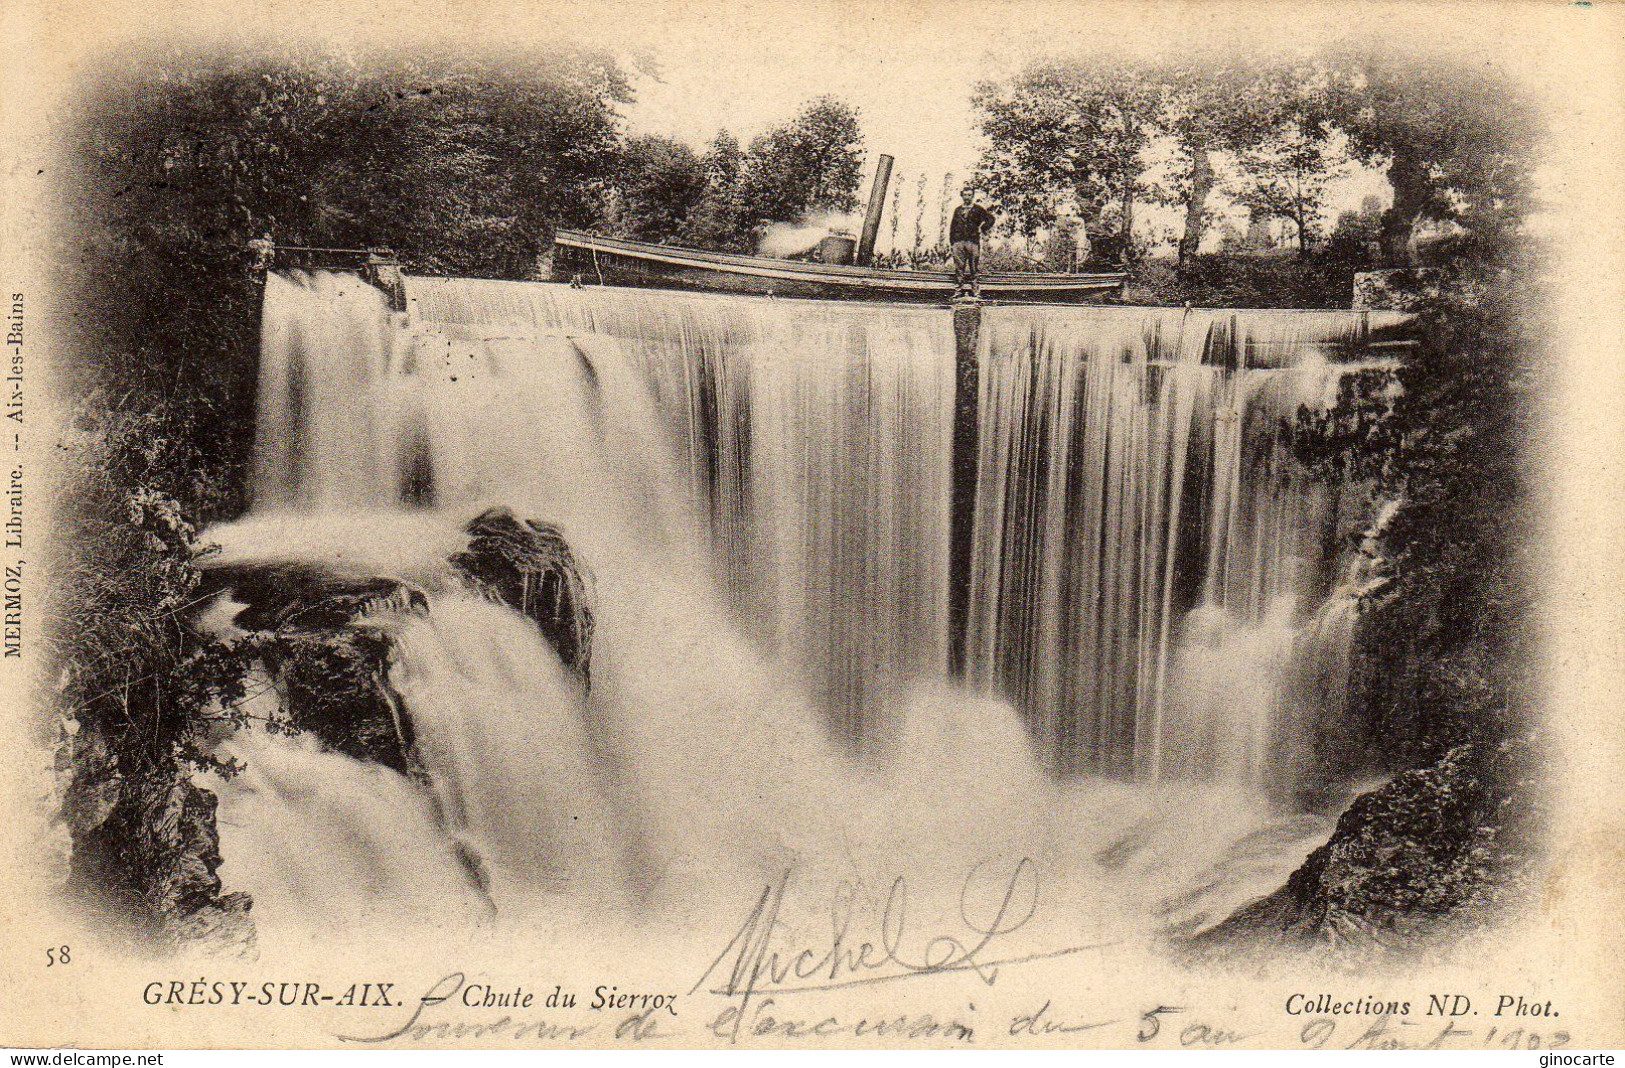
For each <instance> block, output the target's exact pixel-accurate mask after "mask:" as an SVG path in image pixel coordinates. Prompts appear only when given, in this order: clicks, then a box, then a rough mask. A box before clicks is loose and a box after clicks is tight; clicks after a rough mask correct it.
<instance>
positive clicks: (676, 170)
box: [614, 135, 709, 242]
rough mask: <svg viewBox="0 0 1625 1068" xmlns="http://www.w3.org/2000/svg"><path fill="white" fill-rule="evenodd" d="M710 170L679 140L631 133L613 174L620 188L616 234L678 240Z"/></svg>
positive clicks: (616, 188) (704, 186) (648, 238)
mask: <svg viewBox="0 0 1625 1068" xmlns="http://www.w3.org/2000/svg"><path fill="white" fill-rule="evenodd" d="M707 170H708V168H707V167H706V166H705V165H704V163H702V161H701V160H700V158H699V157H698V156H696V155H695V154H694V150H693V149H691V148H689V147H688V146H687V145H685V144H683V143H682V142H681V141H674V140H672V139H671V138H669V137H659V136H655V135H649V136H644V137H629V138H627V140H626V143H625V145H624V146H623V147H622V149H621V163H620V166H619V168H618V169H617V172H616V176H615V180H614V188H615V190H617V191H618V192H619V194H620V196H619V199H620V210H619V213H618V214H619V219H618V220H616V221H617V222H618V224H619V225H616V226H615V227H614V233H615V234H616V236H619V237H627V238H631V239H633V240H636V241H655V242H666V241H672V240H675V239H676V238H677V237H678V236H679V235H680V234H682V233H684V232H685V231H686V230H687V228H688V226H689V220H690V218H691V217H692V216H693V214H694V212H695V210H696V209H697V208H698V207H699V206H700V203H701V200H702V199H703V198H704V196H705V194H706V192H707V187H708V185H709V181H708V177H709V176H708V174H707Z"/></svg>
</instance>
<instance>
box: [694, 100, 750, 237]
mask: <svg viewBox="0 0 1625 1068" xmlns="http://www.w3.org/2000/svg"><path fill="white" fill-rule="evenodd" d="M700 167H701V169H702V170H703V171H704V173H705V188H704V190H703V191H702V192H701V194H700V198H699V201H698V203H696V204H695V205H694V208H693V210H692V211H691V212H690V213H689V216H688V221H687V224H686V225H685V226H684V228H683V233H682V234H681V236H680V241H681V243H682V244H685V245H690V246H692V247H694V248H708V249H716V250H718V251H722V252H750V251H751V245H752V242H751V235H750V224H749V223H748V222H747V221H746V219H745V216H746V214H747V212H746V210H745V206H744V202H743V194H742V191H741V189H740V179H741V177H742V176H743V174H744V170H745V152H744V150H743V149H741V148H740V147H739V139H738V138H736V137H735V136H734V135H733V134H731V133H729V132H728V131H727V130H719V131H718V132H717V135H716V137H714V138H713V139H712V141H711V144H710V145H709V146H707V148H706V150H705V155H704V156H702V157H701V158H700Z"/></svg>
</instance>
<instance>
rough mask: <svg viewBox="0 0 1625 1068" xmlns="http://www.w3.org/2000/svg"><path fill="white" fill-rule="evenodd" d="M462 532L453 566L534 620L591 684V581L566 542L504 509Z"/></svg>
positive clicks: (485, 591)
mask: <svg viewBox="0 0 1625 1068" xmlns="http://www.w3.org/2000/svg"><path fill="white" fill-rule="evenodd" d="M464 529H466V530H467V531H468V535H469V541H468V548H467V549H464V550H463V551H462V552H460V553H457V554H456V555H455V556H453V557H452V558H451V563H452V566H453V567H455V568H457V569H458V570H459V571H461V572H462V573H463V575H464V576H466V577H467V579H468V580H469V582H470V583H471V584H472V585H473V586H474V587H475V588H476V589H478V590H479V591H480V592H482V593H483V594H485V595H486V596H487V597H490V598H493V599H494V600H497V601H500V602H502V603H503V604H506V605H507V606H508V607H510V608H512V609H513V610H514V611H516V612H519V613H520V614H522V615H524V616H526V617H528V618H529V619H530V620H532V621H533V622H534V623H535V624H536V627H537V629H539V630H540V631H541V632H542V636H543V637H544V638H546V639H547V641H548V643H549V644H550V645H552V646H553V648H554V649H555V650H556V651H557V652H558V654H559V659H560V660H562V661H563V662H564V666H565V667H567V668H569V669H570V670H572V671H574V672H576V673H577V674H579V675H580V676H581V678H582V680H583V681H587V680H589V678H590V672H591V660H592V633H593V608H592V576H591V575H590V574H589V573H588V572H587V571H586V570H585V569H584V568H583V567H582V566H581V565H580V563H579V562H578V561H577V560H576V558H575V554H574V553H572V552H571V551H570V546H569V544H568V543H566V542H565V540H564V536H563V535H562V534H561V533H559V531H558V529H557V528H555V527H552V526H549V525H548V524H546V523H541V522H538V521H537V520H534V519H526V520H521V519H520V518H519V517H518V516H516V515H514V514H513V512H512V511H510V510H509V509H507V508H492V509H489V510H488V511H485V512H482V513H481V514H480V515H478V516H476V517H475V518H474V519H473V520H471V521H470V522H469V524H468V526H467V527H466V528H464Z"/></svg>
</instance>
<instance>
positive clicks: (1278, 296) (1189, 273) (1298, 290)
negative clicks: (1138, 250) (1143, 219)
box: [1123, 242, 1369, 308]
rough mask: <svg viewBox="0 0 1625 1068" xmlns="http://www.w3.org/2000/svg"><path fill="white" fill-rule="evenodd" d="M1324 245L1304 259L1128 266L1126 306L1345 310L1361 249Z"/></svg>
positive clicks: (1231, 257) (1230, 257)
mask: <svg viewBox="0 0 1625 1068" xmlns="http://www.w3.org/2000/svg"><path fill="white" fill-rule="evenodd" d="M1348 253H1349V250H1348V249H1347V248H1346V247H1345V246H1343V245H1337V246H1333V245H1331V243H1329V242H1328V244H1327V246H1326V247H1324V248H1321V249H1318V250H1316V251H1315V252H1314V253H1312V254H1311V255H1310V256H1308V257H1307V258H1303V257H1293V256H1283V255H1273V256H1260V255H1244V254H1226V253H1203V254H1201V255H1198V256H1192V257H1190V258H1189V259H1187V260H1185V261H1184V262H1183V263H1181V262H1178V261H1176V260H1172V259H1166V258H1157V259H1148V260H1144V261H1142V262H1138V263H1135V264H1133V265H1131V267H1130V268H1129V272H1128V278H1127V280H1126V281H1125V283H1124V287H1123V300H1124V302H1125V303H1128V304H1150V305H1158V306H1162V307H1179V306H1180V305H1183V304H1190V305H1192V306H1194V307H1199V308H1346V307H1348V304H1349V294H1350V292H1351V291H1352V290H1353V286H1354V272H1355V271H1358V270H1363V269H1364V268H1365V267H1367V266H1369V263H1368V261H1366V260H1365V258H1364V255H1363V252H1362V251H1361V250H1358V249H1356V250H1354V252H1353V254H1352V255H1350V254H1348Z"/></svg>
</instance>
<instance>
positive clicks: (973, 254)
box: [948, 185, 993, 299]
mask: <svg viewBox="0 0 1625 1068" xmlns="http://www.w3.org/2000/svg"><path fill="white" fill-rule="evenodd" d="M959 195H960V201H961V202H960V204H959V206H958V207H956V208H955V209H954V217H953V221H952V222H950V223H949V224H948V242H949V244H950V245H952V246H953V253H954V297H955V299H957V298H959V297H962V296H964V295H965V291H966V289H967V288H969V290H970V295H971V296H973V297H980V296H981V295H982V289H981V286H980V285H978V284H977V281H976V272H977V269H978V268H979V267H980V266H981V262H982V234H983V233H985V232H986V231H987V230H988V228H989V227H991V226H992V225H993V213H992V212H991V211H988V210H987V209H986V208H984V207H982V205H980V204H978V203H976V187H975V186H973V185H967V186H966V187H965V188H964V189H962V190H960V193H959Z"/></svg>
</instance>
